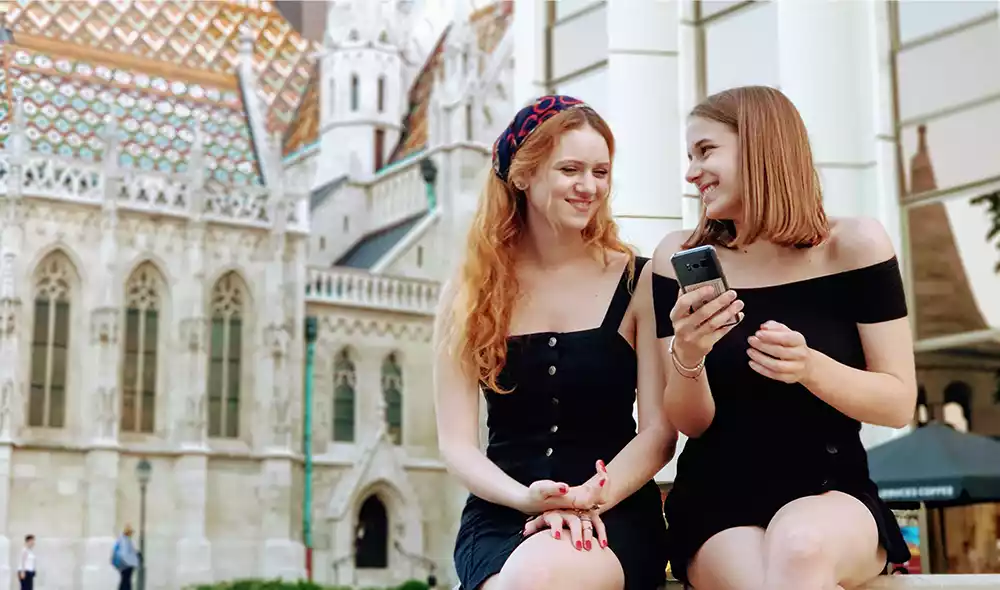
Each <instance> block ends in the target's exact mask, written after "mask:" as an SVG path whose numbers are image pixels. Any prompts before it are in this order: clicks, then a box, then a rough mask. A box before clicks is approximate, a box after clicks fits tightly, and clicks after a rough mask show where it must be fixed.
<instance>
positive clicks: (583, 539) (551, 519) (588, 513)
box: [522, 510, 608, 551]
mask: <svg viewBox="0 0 1000 590" xmlns="http://www.w3.org/2000/svg"><path fill="white" fill-rule="evenodd" d="M546 527H548V528H549V529H550V530H551V531H552V537H553V538H555V539H558V538H560V535H561V533H562V531H563V529H569V540H570V543H572V544H573V546H574V547H576V548H577V549H578V550H587V551H590V550H591V548H592V547H593V543H594V537H595V536H596V537H597V545H598V546H599V547H600V548H602V549H603V548H605V547H607V546H608V532H607V530H606V529H605V528H604V521H602V520H601V515H600V513H599V512H598V511H597V510H549V511H548V512H546V513H544V514H540V515H538V516H536V517H534V518H532V519H530V520H529V521H528V522H526V523H525V525H524V531H522V533H523V535H524V536H525V537H530V536H531V535H533V534H535V533H537V532H539V531H541V530H542V529H544V528H546Z"/></svg>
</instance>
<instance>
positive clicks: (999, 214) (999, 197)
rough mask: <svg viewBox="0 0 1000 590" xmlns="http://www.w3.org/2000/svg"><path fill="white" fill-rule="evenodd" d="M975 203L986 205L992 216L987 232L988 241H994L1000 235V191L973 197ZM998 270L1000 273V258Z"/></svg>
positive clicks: (999, 247) (999, 249)
mask: <svg viewBox="0 0 1000 590" xmlns="http://www.w3.org/2000/svg"><path fill="white" fill-rule="evenodd" d="M972 204H973V205H985V206H986V208H987V214H988V215H989V216H990V221H991V225H990V230H989V232H987V234H986V241H987V242H992V241H993V240H994V239H996V238H997V237H998V236H1000V191H996V192H993V193H989V194H985V195H979V196H978V197H975V198H973V199H972ZM997 250H998V251H1000V242H997ZM995 270H996V272H998V273H1000V260H998V261H997V263H996V267H995Z"/></svg>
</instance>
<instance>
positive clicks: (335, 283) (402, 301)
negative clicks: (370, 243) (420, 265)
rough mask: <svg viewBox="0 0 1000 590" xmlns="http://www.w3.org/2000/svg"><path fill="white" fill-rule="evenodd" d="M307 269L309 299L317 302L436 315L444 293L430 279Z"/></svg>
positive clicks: (339, 269) (307, 295)
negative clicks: (439, 300) (422, 279)
mask: <svg viewBox="0 0 1000 590" xmlns="http://www.w3.org/2000/svg"><path fill="white" fill-rule="evenodd" d="M308 272H309V275H308V281H307V283H306V300H307V301H310V302H315V303H330V304H334V305H344V306H349V307H360V308H365V309H377V310H384V311H397V312H404V313H416V314H422V315H433V314H434V311H435V309H436V307H437V302H438V297H439V296H440V293H441V286H440V285H439V284H438V283H436V282H431V281H421V280H417V279H406V278H401V277H387V276H377V275H370V274H368V273H366V272H360V271H352V270H347V269H341V268H336V269H323V268H311V269H309V271H308Z"/></svg>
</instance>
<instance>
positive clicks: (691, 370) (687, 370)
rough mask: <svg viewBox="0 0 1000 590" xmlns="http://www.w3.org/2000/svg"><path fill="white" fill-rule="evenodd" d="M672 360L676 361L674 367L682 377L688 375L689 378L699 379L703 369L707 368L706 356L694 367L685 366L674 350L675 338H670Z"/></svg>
mask: <svg viewBox="0 0 1000 590" xmlns="http://www.w3.org/2000/svg"><path fill="white" fill-rule="evenodd" d="M670 360H671V361H673V363H674V368H675V369H677V372H678V373H679V374H680V376H681V377H686V378H688V379H697V378H698V377H700V376H701V373H702V371H704V370H705V357H701V360H700V361H699V362H698V364H697V365H695V366H694V367H685V366H684V365H683V364H682V363H681V361H680V359H679V358H677V353H675V352H674V339H673V338H671V339H670Z"/></svg>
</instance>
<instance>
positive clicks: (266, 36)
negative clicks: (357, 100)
mask: <svg viewBox="0 0 1000 590" xmlns="http://www.w3.org/2000/svg"><path fill="white" fill-rule="evenodd" d="M7 20H8V25H7V26H8V28H9V29H10V30H11V31H12V32H13V35H14V39H15V42H20V39H21V38H22V37H24V36H26V35H27V36H30V37H39V38H43V39H45V40H49V41H50V43H51V42H54V43H53V45H54V46H62V47H65V49H62V48H61V47H60V50H59V51H53V52H52V53H53V54H59V55H64V56H75V55H77V52H78V51H79V49H81V47H80V46H82V47H83V48H90V49H96V50H101V51H103V52H109V55H111V54H113V55H117V56H119V57H120V62H119V63H123V64H128V65H129V66H130V67H131V68H133V69H135V70H136V71H135V72H134V74H135V76H133V78H132V81H131V82H127V83H126V82H119V81H117V80H114V81H109V82H108V83H109V84H110V85H111V86H114V87H116V88H121V90H122V91H124V92H125V93H126V94H128V91H130V90H133V89H134V90H140V89H139V88H138V87H136V86H135V80H138V79H140V78H139V77H138V76H140V75H141V74H143V73H144V74H145V75H146V76H147V77H148V78H149V79H150V80H152V79H155V78H156V77H157V76H160V77H162V79H163V80H164V81H165V82H166V83H167V86H168V88H170V89H172V88H173V87H174V86H175V85H176V84H185V83H187V82H190V80H189V78H190V76H189V75H188V74H189V73H190V72H200V73H203V74H216V75H217V78H218V86H220V87H224V86H226V81H227V80H230V79H235V74H234V72H235V70H236V67H237V65H238V60H239V37H240V29H241V27H243V26H244V25H245V26H246V28H247V29H248V30H249V31H250V32H251V33H252V34H253V35H254V41H253V48H254V59H253V63H254V69H255V71H256V74H257V85H258V94H259V96H260V99H261V101H262V103H263V105H264V106H265V107H266V108H267V124H266V127H267V130H268V132H270V133H275V132H276V133H280V134H284V133H285V132H286V131H287V129H288V127H289V125H290V124H291V122H292V120H293V119H294V117H295V113H296V111H297V110H298V108H299V105H300V103H301V101H302V98H303V96H304V95H305V94H306V92H305V90H306V88H307V86H308V84H309V80H310V78H311V75H312V73H313V67H312V60H313V58H312V57H311V55H312V54H313V53H314V52H315V51H316V50H317V49H318V45H317V44H315V43H314V42H312V41H309V40H307V39H305V38H303V37H302V35H300V34H299V33H298V32H296V31H295V30H294V29H293V28H292V26H291V25H290V24H289V23H288V21H286V20H285V19H284V17H282V16H281V14H280V13H279V12H278V11H277V10H276V9H275V8H274V6H273V5H272V3H271V2H268V1H264V0H227V1H203V0H156V1H152V0H114V1H111V0H85V1H84V0H74V1H63V0H17V1H16V3H13V6H12V7H11V8H10V11H9V14H8V15H7ZM104 65H110V64H107V63H105V64H104ZM116 65H117V64H116ZM115 71H116V72H119V71H121V70H120V69H119V68H117V67H116V69H115ZM116 75H117V74H116ZM204 77H205V76H202V78H204ZM123 86H124V87H127V88H122V87H123ZM193 87H194V86H192V88H193ZM233 88H235V83H234V86H233ZM224 91H225V90H224V89H223V88H219V92H220V93H222V92H224ZM143 92H145V90H143ZM191 98H194V97H193V96H192V97H191ZM227 108H228V107H227Z"/></svg>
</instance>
